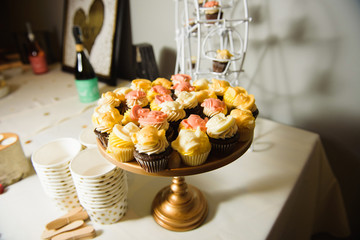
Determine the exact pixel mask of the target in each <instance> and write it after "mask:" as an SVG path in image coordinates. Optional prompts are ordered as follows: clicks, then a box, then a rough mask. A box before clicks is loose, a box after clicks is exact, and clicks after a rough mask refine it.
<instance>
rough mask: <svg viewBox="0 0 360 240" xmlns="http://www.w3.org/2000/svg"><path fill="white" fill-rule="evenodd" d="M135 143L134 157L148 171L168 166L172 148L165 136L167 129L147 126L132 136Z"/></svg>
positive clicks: (156, 170)
mask: <svg viewBox="0 0 360 240" xmlns="http://www.w3.org/2000/svg"><path fill="white" fill-rule="evenodd" d="M131 139H132V141H133V143H134V144H135V150H134V157H135V160H136V161H137V162H138V163H139V165H140V166H141V167H142V168H143V169H144V170H145V171H147V172H158V171H162V170H164V169H166V168H167V165H168V162H169V158H170V154H171V152H172V148H171V146H170V145H169V143H168V141H167V140H166V137H165V130H164V129H161V130H157V129H156V128H155V127H153V126H145V127H144V128H142V129H141V130H140V131H139V132H136V133H134V134H133V135H132V137H131Z"/></svg>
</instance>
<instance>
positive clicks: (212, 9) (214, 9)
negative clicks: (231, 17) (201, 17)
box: [203, 1, 223, 23]
mask: <svg viewBox="0 0 360 240" xmlns="http://www.w3.org/2000/svg"><path fill="white" fill-rule="evenodd" d="M203 7H204V8H205V17H206V20H218V19H222V17H223V12H222V11H221V8H220V4H219V2H218V1H209V2H206V3H205V4H203ZM210 23H214V22H210Z"/></svg>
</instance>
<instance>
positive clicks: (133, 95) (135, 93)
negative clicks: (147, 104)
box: [125, 90, 146, 100]
mask: <svg viewBox="0 0 360 240" xmlns="http://www.w3.org/2000/svg"><path fill="white" fill-rule="evenodd" d="M145 97H146V93H145V92H144V91H141V90H133V91H131V92H129V93H128V94H126V95H125V98H126V99H129V100H134V99H141V98H145Z"/></svg>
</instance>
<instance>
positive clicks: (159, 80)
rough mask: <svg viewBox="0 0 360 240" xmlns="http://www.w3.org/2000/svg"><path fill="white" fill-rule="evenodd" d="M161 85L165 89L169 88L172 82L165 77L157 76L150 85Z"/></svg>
mask: <svg viewBox="0 0 360 240" xmlns="http://www.w3.org/2000/svg"><path fill="white" fill-rule="evenodd" d="M156 85H161V86H163V87H164V88H166V89H171V86H172V82H171V81H170V80H168V79H166V78H157V79H155V80H154V81H153V82H152V83H151V86H152V87H153V86H156Z"/></svg>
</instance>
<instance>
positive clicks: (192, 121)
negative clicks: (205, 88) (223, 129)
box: [179, 114, 208, 132]
mask: <svg viewBox="0 0 360 240" xmlns="http://www.w3.org/2000/svg"><path fill="white" fill-rule="evenodd" d="M207 121H208V118H205V119H203V118H201V117H200V116H199V115H195V114H191V115H190V116H189V117H188V118H187V119H184V120H182V121H181V122H180V125H179V130H181V129H190V130H193V131H195V130H196V129H197V128H200V130H201V131H203V132H206V123H207Z"/></svg>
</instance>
